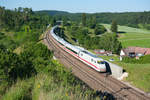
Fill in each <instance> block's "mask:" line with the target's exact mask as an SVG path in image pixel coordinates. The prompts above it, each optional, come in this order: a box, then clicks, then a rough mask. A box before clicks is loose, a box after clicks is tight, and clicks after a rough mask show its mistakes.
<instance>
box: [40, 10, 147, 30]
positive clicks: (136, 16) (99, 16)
mask: <svg viewBox="0 0 150 100" xmlns="http://www.w3.org/2000/svg"><path fill="white" fill-rule="evenodd" d="M41 12H42V11H41ZM50 12H51V11H46V12H45V13H47V14H49V15H52V14H51V13H50ZM59 13H60V15H61V16H65V17H68V19H69V20H72V21H77V22H81V17H82V13H62V12H61V11H60V12H58V11H57V13H56V14H54V13H53V16H56V17H60V16H58V15H59ZM86 16H87V20H88V22H87V23H89V22H90V20H91V19H92V18H93V17H96V21H97V22H98V23H107V24H110V23H111V22H112V21H113V20H116V21H117V23H118V24H119V25H126V26H131V27H139V28H146V29H150V28H149V27H150V25H149V24H150V11H144V12H124V13H109V12H108V13H107V12H106V13H93V14H89V13H86Z"/></svg>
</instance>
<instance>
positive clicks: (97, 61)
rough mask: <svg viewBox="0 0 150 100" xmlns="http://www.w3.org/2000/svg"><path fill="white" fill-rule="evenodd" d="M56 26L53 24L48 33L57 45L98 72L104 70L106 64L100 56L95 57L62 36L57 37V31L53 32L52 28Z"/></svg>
mask: <svg viewBox="0 0 150 100" xmlns="http://www.w3.org/2000/svg"><path fill="white" fill-rule="evenodd" d="M57 27H58V26H54V27H53V28H52V29H51V31H50V34H51V35H52V37H53V38H54V39H55V40H56V41H57V45H58V46H60V47H61V48H63V49H64V50H65V51H66V52H67V53H69V54H70V55H72V56H74V57H75V58H77V59H79V60H80V61H82V62H84V63H85V64H87V65H88V66H90V67H92V68H93V69H95V70H96V71H98V72H106V65H105V62H104V60H103V59H102V58H100V57H97V56H96V55H94V54H92V53H91V52H89V51H88V50H86V49H84V48H82V47H79V46H74V45H72V44H70V43H68V42H66V41H65V40H64V39H63V38H61V37H59V36H58V35H57V33H55V32H54V30H55V29H56V28H57Z"/></svg>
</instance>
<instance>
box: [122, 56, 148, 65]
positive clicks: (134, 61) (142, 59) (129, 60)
mask: <svg viewBox="0 0 150 100" xmlns="http://www.w3.org/2000/svg"><path fill="white" fill-rule="evenodd" d="M122 61H123V62H125V63H132V64H147V63H150V55H145V56H142V57H140V59H135V58H130V57H124V58H123V60H122Z"/></svg>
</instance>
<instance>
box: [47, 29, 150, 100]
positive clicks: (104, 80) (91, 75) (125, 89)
mask: <svg viewBox="0 0 150 100" xmlns="http://www.w3.org/2000/svg"><path fill="white" fill-rule="evenodd" d="M46 41H47V45H48V46H49V48H51V49H52V50H54V51H55V52H54V54H55V56H56V57H57V58H59V60H60V61H61V63H63V64H64V65H66V66H69V67H70V66H72V68H73V69H72V70H73V73H74V74H75V75H76V76H77V77H79V78H80V79H81V80H83V81H84V82H85V83H87V84H88V85H89V86H90V87H91V88H93V89H95V90H99V91H108V92H109V93H111V94H113V95H114V96H115V97H116V98H117V99H122V100H150V97H148V96H147V95H145V94H143V93H140V92H139V91H136V90H135V89H133V88H132V87H129V86H127V85H126V84H124V83H122V82H120V81H118V80H117V79H114V78H112V77H111V76H107V74H104V73H103V74H100V73H98V72H96V71H95V70H93V69H91V68H89V67H87V65H86V64H84V63H82V62H81V61H79V60H78V59H76V58H75V57H73V56H71V55H69V54H68V53H67V52H66V51H64V50H63V49H62V48H61V47H59V46H58V45H57V44H58V43H57V42H56V41H55V39H53V37H52V36H51V35H50V34H49V31H48V32H47V33H46Z"/></svg>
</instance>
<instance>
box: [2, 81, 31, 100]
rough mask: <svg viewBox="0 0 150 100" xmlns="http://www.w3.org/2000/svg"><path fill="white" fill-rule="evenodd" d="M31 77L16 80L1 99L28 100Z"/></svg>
mask: <svg viewBox="0 0 150 100" xmlns="http://www.w3.org/2000/svg"><path fill="white" fill-rule="evenodd" d="M32 83H33V81H32V79H28V80H18V81H17V82H16V84H14V85H12V86H11V87H10V88H9V89H8V90H7V91H6V93H5V94H4V95H3V97H2V100H30V99H31V98H30V96H31V95H30V89H31V88H32Z"/></svg>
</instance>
